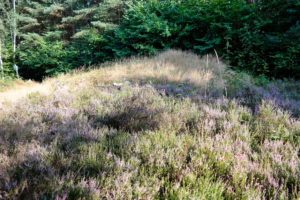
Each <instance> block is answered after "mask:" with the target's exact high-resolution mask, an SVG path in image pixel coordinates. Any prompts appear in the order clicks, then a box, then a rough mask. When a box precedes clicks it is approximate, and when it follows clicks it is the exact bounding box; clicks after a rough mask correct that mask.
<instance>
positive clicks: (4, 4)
mask: <svg viewBox="0 0 300 200" xmlns="http://www.w3.org/2000/svg"><path fill="white" fill-rule="evenodd" d="M299 16H300V3H299V1H298V0H259V1H246V0H233V1H226V0H209V1H205V0H185V1H181V0H2V1H1V2H0V31H1V34H0V36H1V37H0V39H1V40H0V41H1V42H0V47H1V48H0V55H1V56H0V60H1V61H0V63H1V64H0V67H1V70H2V76H3V77H4V76H5V77H15V76H16V73H15V70H14V68H15V67H14V65H16V66H18V69H19V70H18V71H19V73H20V76H21V77H23V78H25V79H34V80H42V79H43V78H44V77H49V76H53V75H54V76H55V75H57V74H59V73H63V72H68V71H70V70H73V69H76V68H78V67H82V66H86V67H88V66H91V65H95V64H98V63H103V62H106V61H111V60H116V59H122V58H127V57H130V56H135V55H153V54H155V53H157V52H161V51H163V50H167V49H170V48H173V49H182V50H189V51H192V52H194V53H196V54H198V55H205V54H215V53H216V52H217V54H218V55H219V56H220V57H221V58H222V60H223V61H224V62H225V63H227V64H229V65H230V66H231V67H232V68H233V69H235V70H242V71H246V72H249V73H251V74H255V75H263V76H266V77H269V78H273V77H275V78H296V79H297V78H299V77H300V67H299V66H300V56H299V49H300V22H299V21H300V19H299Z"/></svg>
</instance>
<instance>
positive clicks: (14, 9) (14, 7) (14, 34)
mask: <svg viewBox="0 0 300 200" xmlns="http://www.w3.org/2000/svg"><path fill="white" fill-rule="evenodd" d="M12 1H13V11H14V17H13V38H12V45H13V53H14V55H13V59H14V63H15V58H16V37H17V34H16V29H17V27H16V26H17V23H16V0H12Z"/></svg>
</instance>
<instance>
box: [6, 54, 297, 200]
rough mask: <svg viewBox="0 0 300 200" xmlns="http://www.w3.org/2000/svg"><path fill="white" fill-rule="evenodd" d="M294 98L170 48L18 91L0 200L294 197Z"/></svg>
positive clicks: (10, 108)
mask: <svg viewBox="0 0 300 200" xmlns="http://www.w3.org/2000/svg"><path fill="white" fill-rule="evenodd" d="M19 85H20V84H19ZM299 94H300V84H299V82H289V81H271V82H269V81H266V80H262V79H254V78H252V77H250V76H248V75H245V74H239V73H234V72H232V71H230V70H228V69H226V66H225V65H224V64H218V62H217V61H216V60H215V59H214V58H212V57H209V59H208V60H207V59H206V58H203V59H201V58H199V57H197V56H196V55H193V54H190V53H184V52H180V51H167V52H164V53H162V54H159V55H157V56H155V57H153V58H135V59H130V60H125V61H122V62H118V63H110V64H106V66H103V67H102V68H101V69H94V70H90V71H89V72H82V71H77V72H74V73H72V74H67V75H61V76H60V77H58V78H55V79H48V80H46V81H44V83H42V84H37V83H30V84H28V83H27V84H26V86H17V87H15V88H14V89H10V90H6V91H4V92H2V93H0V113H1V115H0V199H1V198H4V199H11V198H20V199H42V198H43V199H80V198H83V199H97V198H99V199H102V198H104V199H236V198H238V199H262V198H266V199H270V198H278V199H280V198H282V199H285V198H291V199H294V198H299V197H300V196H299V189H300V183H299V176H300V169H299V157H298V155H297V152H298V149H299V147H300V145H299V135H300V120H299V115H300V95H299ZM269 101H272V103H270V102H269Z"/></svg>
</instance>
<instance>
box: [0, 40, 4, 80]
mask: <svg viewBox="0 0 300 200" xmlns="http://www.w3.org/2000/svg"><path fill="white" fill-rule="evenodd" d="M0 69H1V77H2V79H4V69H3V62H2V41H1V39H0Z"/></svg>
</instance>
